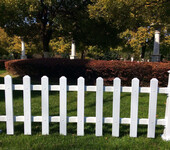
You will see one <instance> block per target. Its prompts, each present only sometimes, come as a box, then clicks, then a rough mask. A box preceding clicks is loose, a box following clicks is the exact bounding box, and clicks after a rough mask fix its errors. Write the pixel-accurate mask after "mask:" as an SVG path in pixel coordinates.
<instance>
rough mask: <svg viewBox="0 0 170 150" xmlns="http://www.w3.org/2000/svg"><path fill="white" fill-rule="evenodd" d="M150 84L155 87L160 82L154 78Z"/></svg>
mask: <svg viewBox="0 0 170 150" xmlns="http://www.w3.org/2000/svg"><path fill="white" fill-rule="evenodd" d="M150 84H153V85H154V86H158V80H157V79H156V78H152V79H151V80H150Z"/></svg>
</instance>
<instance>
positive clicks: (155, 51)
mask: <svg viewBox="0 0 170 150" xmlns="http://www.w3.org/2000/svg"><path fill="white" fill-rule="evenodd" d="M159 45H160V32H159V31H158V30H156V31H155V38H154V48H153V54H152V62H158V61H160V57H161V55H160V54H159Z"/></svg>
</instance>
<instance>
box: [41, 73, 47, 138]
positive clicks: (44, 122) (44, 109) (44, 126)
mask: <svg viewBox="0 0 170 150" xmlns="http://www.w3.org/2000/svg"><path fill="white" fill-rule="evenodd" d="M41 85H42V93H41V94H42V95H41V103H42V134H43V135H48V134H49V80H48V77H46V76H43V77H42V78H41Z"/></svg>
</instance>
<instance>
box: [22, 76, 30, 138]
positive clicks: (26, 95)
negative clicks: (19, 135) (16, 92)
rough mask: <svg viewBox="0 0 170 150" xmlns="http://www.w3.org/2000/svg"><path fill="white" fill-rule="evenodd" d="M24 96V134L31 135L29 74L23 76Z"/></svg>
mask: <svg viewBox="0 0 170 150" xmlns="http://www.w3.org/2000/svg"><path fill="white" fill-rule="evenodd" d="M23 86H24V87H23V88H24V89H23V98H24V134H25V135H31V81H30V77H29V76H24V77H23Z"/></svg>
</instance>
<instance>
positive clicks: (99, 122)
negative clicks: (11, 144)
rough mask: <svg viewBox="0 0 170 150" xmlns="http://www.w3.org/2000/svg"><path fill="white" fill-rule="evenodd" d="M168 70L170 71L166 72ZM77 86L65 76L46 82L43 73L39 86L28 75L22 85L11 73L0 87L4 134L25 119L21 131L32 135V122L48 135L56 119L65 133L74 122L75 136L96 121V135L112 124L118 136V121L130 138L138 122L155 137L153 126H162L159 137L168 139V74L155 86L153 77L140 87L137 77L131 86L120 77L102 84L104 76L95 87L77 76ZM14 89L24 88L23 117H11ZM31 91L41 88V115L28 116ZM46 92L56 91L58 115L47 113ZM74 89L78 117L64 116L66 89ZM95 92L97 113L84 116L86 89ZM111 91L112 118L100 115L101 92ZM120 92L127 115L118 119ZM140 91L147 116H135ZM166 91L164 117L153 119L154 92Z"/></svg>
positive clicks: (169, 129) (169, 122)
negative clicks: (126, 95)
mask: <svg viewBox="0 0 170 150" xmlns="http://www.w3.org/2000/svg"><path fill="white" fill-rule="evenodd" d="M169 73H170V72H169ZM77 82H78V83H77V85H67V78H66V77H61V78H60V82H59V85H49V79H48V77H46V76H43V77H42V78H41V85H31V79H30V77H29V76H25V77H23V84H12V78H11V76H9V75H7V76H5V78H4V84H0V90H4V91H5V107H6V115H0V122H6V129H7V134H9V135H13V134H14V122H24V134H25V135H31V134H32V132H31V130H32V129H31V123H32V122H41V123H42V134H43V135H48V134H49V123H50V122H59V126H60V128H59V132H60V134H62V135H67V123H69V122H70V123H77V135H78V136H84V124H85V123H95V124H96V129H95V135H96V136H102V135H103V124H105V123H106V124H112V136H114V137H119V128H120V127H119V126H120V124H129V125H130V137H137V130H138V125H147V126H148V130H147V137H148V138H154V137H155V130H156V125H162V126H165V129H164V133H163V135H162V138H163V139H164V140H170V102H169V101H170V98H169V97H170V77H169V83H168V87H162V88H160V87H158V80H157V79H152V80H151V81H150V87H139V82H140V81H139V80H138V79H137V78H134V79H133V80H132V86H131V87H124V86H123V87H122V86H121V79H119V78H115V79H114V81H113V86H104V83H103V79H102V78H100V77H99V78H97V80H96V85H95V86H86V85H85V79H84V78H83V77H80V78H78V80H77ZM13 90H21V91H23V107H24V116H14V113H13V111H14V110H13ZM31 91H41V111H42V116H32V115H31ZM49 91H59V95H60V97H59V103H60V105H59V110H60V112H59V113H60V116H49ZM68 91H77V116H67V92H68ZM86 91H91V92H96V116H95V117H86V116H84V111H85V110H84V109H85V107H84V104H85V92H86ZM104 92H113V103H112V105H113V107H112V108H113V109H112V117H103V93H104ZM121 92H130V93H131V110H130V118H120V100H121V96H120V95H121ZM139 93H149V111H148V112H149V113H148V118H138V105H139ZM158 93H162V94H167V95H168V97H167V102H166V113H165V118H162V119H156V110H157V95H158Z"/></svg>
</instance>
